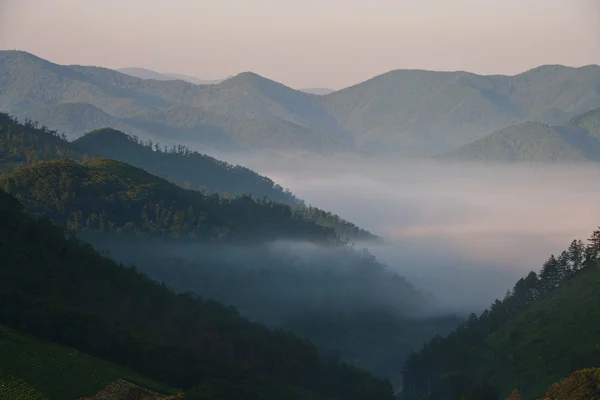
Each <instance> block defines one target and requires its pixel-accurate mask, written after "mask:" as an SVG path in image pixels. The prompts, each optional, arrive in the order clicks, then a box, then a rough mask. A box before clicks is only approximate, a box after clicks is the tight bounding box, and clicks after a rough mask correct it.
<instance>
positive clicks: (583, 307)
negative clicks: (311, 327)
mask: <svg viewBox="0 0 600 400" xmlns="http://www.w3.org/2000/svg"><path fill="white" fill-rule="evenodd" d="M599 254H600V231H596V232H594V233H593V235H592V236H591V238H590V239H589V245H584V244H583V243H582V242H581V241H573V242H572V243H571V245H570V246H569V248H568V249H567V250H565V251H564V252H562V253H561V254H560V255H559V256H558V257H555V256H551V257H550V258H549V259H548V261H547V262H546V263H545V264H544V265H543V267H542V268H541V270H540V272H539V273H535V272H531V273H530V274H529V275H527V277H525V278H523V279H521V280H519V281H518V282H517V283H516V285H515V287H514V289H513V290H512V291H511V292H509V293H507V294H506V297H505V298H504V299H503V300H502V301H500V300H497V301H496V302H495V303H494V304H492V306H491V307H490V308H489V309H488V310H486V311H484V312H483V313H482V314H481V315H480V316H476V315H475V314H472V315H470V316H469V318H468V320H467V321H466V322H465V323H464V324H462V325H461V326H460V327H459V328H458V329H457V330H456V331H454V332H452V333H451V334H450V335H448V336H447V337H445V338H441V337H436V338H434V339H432V340H431V341H430V342H429V343H428V344H427V345H426V346H425V347H424V348H423V350H422V351H421V352H419V353H417V354H414V355H412V356H411V357H410V358H409V359H408V360H407V362H406V364H405V367H404V378H405V382H406V384H407V385H408V387H409V388H410V390H408V391H407V396H408V397H407V399H421V398H429V397H428V393H429V392H430V390H431V396H432V397H433V398H436V399H440V400H443V399H453V398H458V397H454V396H460V395H461V394H462V395H465V396H466V397H465V398H466V399H473V400H475V399H488V398H489V399H497V398H500V397H498V396H507V395H508V393H509V392H510V391H511V390H513V389H514V388H517V389H518V390H520V391H521V392H522V393H523V398H524V399H536V398H538V397H540V396H542V395H543V393H544V391H545V389H546V388H547V387H548V386H549V385H550V384H552V383H553V382H556V381H558V380H560V379H563V378H565V377H567V376H568V375H569V373H571V372H572V371H574V370H577V369H581V368H586V367H593V366H595V365H597V363H598V360H599V359H600V350H599V347H598V332H599V331H600V311H599V310H600V302H599V300H598V299H599V298H600V297H599V294H600V267H599V265H598V255H599ZM413 388H414V389H413ZM473 390H476V391H477V392H478V393H479V396H482V397H472V396H474V395H473V394H472V393H474V392H473ZM468 393H471V395H470V396H471V397H469V395H466V394H468Z"/></svg>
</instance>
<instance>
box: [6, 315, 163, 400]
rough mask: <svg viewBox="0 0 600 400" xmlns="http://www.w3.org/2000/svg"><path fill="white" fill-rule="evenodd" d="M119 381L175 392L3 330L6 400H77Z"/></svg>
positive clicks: (101, 362) (84, 356) (76, 353)
mask: <svg viewBox="0 0 600 400" xmlns="http://www.w3.org/2000/svg"><path fill="white" fill-rule="evenodd" d="M118 379H124V380H126V381H128V382H132V383H135V384H137V385H139V386H142V387H144V388H148V389H150V390H153V391H156V392H159V393H165V394H168V393H173V392H174V391H173V389H171V388H169V387H167V386H165V385H163V384H159V383H156V382H153V381H151V380H149V379H147V378H145V377H143V376H142V375H140V374H138V373H135V372H133V371H131V370H128V369H126V368H123V367H120V366H118V365H115V364H112V363H110V362H107V361H105V360H102V359H100V358H97V357H92V356H89V355H87V354H84V353H81V352H79V351H77V350H74V349H72V348H68V347H64V346H60V345H57V344H55V343H52V342H48V341H44V340H40V339H37V338H35V337H33V336H30V335H27V334H24V333H21V332H18V331H15V330H13V329H10V328H7V327H4V326H0V399H2V400H17V399H23V400H27V399H31V400H33V399H38V398H39V399H45V400H54V399H56V400H65V399H75V398H78V397H83V396H89V395H92V394H94V393H96V392H98V391H100V390H101V389H102V388H104V387H105V386H107V385H108V384H110V383H111V382H115V381H117V380H118ZM2 385H4V386H2ZM35 394H37V396H38V397H35ZM19 396H21V397H19Z"/></svg>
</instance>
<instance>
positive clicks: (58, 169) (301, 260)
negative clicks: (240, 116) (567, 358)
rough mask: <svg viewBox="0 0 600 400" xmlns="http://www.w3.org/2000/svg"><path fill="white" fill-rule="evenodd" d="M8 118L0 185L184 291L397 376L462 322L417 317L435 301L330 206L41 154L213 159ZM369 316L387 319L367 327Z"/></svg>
mask: <svg viewBox="0 0 600 400" xmlns="http://www.w3.org/2000/svg"><path fill="white" fill-rule="evenodd" d="M1 122H2V119H0V133H1V134H3V135H0V145H1V147H0V148H2V149H3V150H4V152H3V153H2V154H6V155H7V156H8V157H11V158H12V160H13V163H14V164H16V165H13V168H12V169H11V171H12V172H11V173H9V174H5V175H0V187H3V188H5V189H6V190H7V191H9V192H11V193H13V194H14V195H15V196H17V197H18V198H19V199H20V200H21V201H22V202H23V203H24V204H25V205H26V207H27V210H28V211H30V212H32V213H34V214H42V215H45V216H46V217H48V218H50V219H51V220H53V221H55V222H57V223H59V224H61V225H65V226H67V228H68V229H69V230H70V231H71V232H74V233H76V234H77V236H78V237H79V238H81V239H82V240H85V241H86V242H88V243H91V244H92V245H94V247H95V248H97V249H100V250H102V251H108V252H110V255H111V257H113V258H114V259H115V260H118V261H120V262H123V263H126V264H128V265H130V264H135V265H137V266H138V268H139V269H140V270H142V271H144V272H146V273H148V275H149V276H150V277H151V278H153V279H156V280H158V281H160V282H165V283H166V284H168V285H169V286H170V287H172V288H174V289H176V290H178V291H183V292H195V293H199V294H200V295H202V296H203V297H205V298H211V299H216V300H219V301H221V302H223V303H224V304H227V305H234V306H236V307H238V308H239V309H240V311H241V312H242V313H243V314H244V315H246V316H249V317H251V318H252V319H254V320H257V321H260V322H262V323H265V324H268V325H269V326H271V327H274V328H285V329H289V330H293V331H294V332H297V333H298V334H300V335H302V336H303V337H307V338H310V339H312V340H314V342H315V343H316V344H317V345H318V346H319V349H320V350H321V351H323V352H324V353H325V354H335V352H338V354H339V355H340V356H341V358H342V359H343V360H346V361H348V362H351V363H352V364H355V365H361V366H362V367H365V368H368V369H369V370H371V371H373V372H375V373H377V374H378V375H379V376H389V377H390V378H394V379H397V369H398V365H401V363H402V362H403V360H404V358H405V357H406V356H407V355H408V353H409V352H410V351H411V350H414V349H416V348H418V347H419V346H421V345H422V344H423V341H424V340H426V339H427V338H429V337H431V336H432V335H433V334H435V333H445V332H448V331H449V330H451V329H453V328H454V327H455V326H456V325H457V324H458V323H459V321H460V320H461V318H459V317H456V316H452V315H449V316H441V317H439V318H423V317H422V316H418V315H417V316H416V315H415V314H419V313H421V311H423V312H424V311H426V310H427V309H429V308H431V307H432V299H430V298H429V297H428V296H426V295H424V294H423V293H420V292H419V291H418V290H416V289H415V288H414V287H413V286H412V285H411V284H410V282H407V281H406V280H405V279H404V278H402V277H400V276H398V275H396V274H395V273H393V271H392V270H390V269H388V268H387V267H386V266H385V265H383V264H381V263H379V262H378V261H377V260H376V259H375V257H373V256H372V255H370V254H369V253H368V252H367V251H364V250H363V251H356V250H353V249H352V248H350V247H348V246H346V245H345V244H344V242H343V241H340V240H339V239H337V237H336V236H338V235H339V236H342V237H344V236H345V237H355V238H359V237H363V238H367V237H366V235H370V234H368V233H366V232H364V231H362V230H360V229H359V228H357V227H355V226H353V225H352V224H349V223H347V222H344V221H343V220H340V219H339V218H338V217H336V216H334V215H331V214H329V213H325V212H323V211H321V210H318V209H315V208H312V207H301V206H296V207H295V208H292V207H290V206H287V205H282V204H278V203H273V202H270V201H265V200H252V199H250V198H249V197H247V196H246V197H243V196H242V197H236V198H232V199H225V198H221V197H219V196H218V195H211V194H202V193H200V192H196V191H192V190H185V189H183V188H180V187H178V186H176V185H174V184H172V183H170V182H168V181H167V180H165V179H161V178H158V177H156V176H153V175H150V174H149V173H148V172H146V171H144V170H141V169H138V168H135V167H132V166H131V165H127V164H124V163H122V162H119V161H115V160H107V159H100V158H91V159H88V160H87V161H82V162H76V161H73V160H70V159H58V160H54V161H45V162H44V161H42V160H43V159H44V158H46V159H51V158H55V157H59V156H60V155H63V157H64V156H70V157H72V158H79V159H81V160H84V159H85V158H86V156H85V154H84V155H81V156H78V155H80V154H81V151H83V149H82V146H83V145H86V144H87V145H89V146H90V149H94V148H95V149H97V150H98V151H109V150H110V151H112V152H113V153H112V154H113V155H118V154H119V152H118V150H120V151H121V152H122V153H120V154H124V155H131V157H132V159H133V160H136V159H137V160H138V162H140V160H144V159H145V158H148V157H149V158H148V160H150V161H148V164H152V163H153V164H154V165H155V167H156V168H163V167H161V164H162V163H164V164H166V165H168V166H171V167H172V166H177V165H178V163H183V164H182V165H183V166H185V165H187V164H186V163H188V162H189V163H191V164H189V166H190V168H191V166H193V165H197V168H196V170H201V169H203V168H206V169H207V170H208V171H207V172H209V171H211V169H210V167H211V165H212V163H211V162H210V160H204V159H202V158H199V159H198V160H195V161H194V159H193V158H194V157H200V156H192V155H190V154H188V153H186V154H187V156H184V155H183V154H179V155H176V152H174V153H163V152H160V151H151V150H150V149H149V147H144V146H142V145H140V144H139V143H138V142H135V141H134V140H133V138H131V137H128V136H126V135H124V134H123V133H121V132H117V131H112V130H101V131H97V132H94V133H91V134H89V135H86V136H84V137H83V138H82V139H80V141H78V143H77V145H78V147H77V146H76V147H75V148H73V147H74V145H75V144H71V143H69V142H66V141H64V140H62V139H60V138H59V137H56V136H55V134H52V133H51V132H46V131H45V130H43V129H44V128H35V127H33V126H31V125H20V124H15V123H14V122H12V123H11V122H10V120H9V121H8V122H7V125H2V123H1ZM84 139H85V140H84ZM69 151H75V152H76V153H75V156H74V155H73V154H70V153H69ZM54 152H57V153H54ZM182 153H185V152H184V151H182ZM87 157H88V158H89V156H87ZM152 157H156V158H152ZM187 157H190V158H191V160H189V161H185V160H186V159H187ZM152 160H154V161H152ZM165 160H167V161H170V162H165ZM19 162H20V163H19ZM203 162H208V165H207V166H205V167H202V163H203ZM27 163H29V164H31V165H28V166H25V164H27ZM0 165H2V162H0ZM218 171H219V170H218V169H217V172H218ZM163 172H164V171H163ZM175 172H177V171H175ZM215 173H216V172H215ZM220 173H223V172H222V171H221V172H220ZM225 176H226V175H225ZM184 186H185V182H184ZM334 229H336V230H337V229H341V233H339V234H338V235H334V234H333V233H334ZM361 232H362V233H361ZM371 236H372V235H371ZM317 326H320V327H321V328H320V329H315V327H317ZM369 326H378V329H377V331H376V332H370V331H369V332H367V331H364V329H365V327H369ZM391 349H393V351H392V350H391Z"/></svg>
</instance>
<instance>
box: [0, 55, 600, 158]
mask: <svg viewBox="0 0 600 400" xmlns="http://www.w3.org/2000/svg"><path fill="white" fill-rule="evenodd" d="M0 76H2V79H1V80H0V109H2V110H4V111H7V112H11V113H14V114H15V115H17V116H19V117H23V116H25V115H26V114H28V113H30V114H32V115H40V117H44V113H43V112H39V113H40V114H37V113H38V111H37V110H38V109H46V108H49V107H55V106H57V105H60V104H63V103H73V104H76V103H86V104H90V105H92V106H94V107H96V108H98V109H100V110H101V111H102V112H104V113H106V114H108V115H110V116H112V117H114V118H116V119H117V120H118V122H119V123H120V124H125V125H124V126H122V125H119V126H112V125H111V127H113V128H115V129H119V130H124V131H126V132H131V133H135V134H136V135H139V136H140V137H141V138H142V139H144V140H146V139H152V140H158V141H160V142H161V143H165V144H168V145H172V144H174V143H181V144H186V145H188V146H190V147H192V146H205V147H206V148H216V149H219V150H223V151H225V150H227V151H232V150H237V151H242V150H261V151H268V150H275V149H276V150H294V151H297V150H308V151H357V150H358V151H371V152H376V153H392V154H394V155H396V156H399V155H413V156H414V155H433V154H439V153H441V152H446V151H449V150H451V149H454V148H457V147H460V146H462V145H465V144H468V143H470V142H472V141H474V140H476V139H479V138H481V137H482V136H483V135H485V134H486V133H488V132H493V131H495V130H498V129H501V128H503V127H505V126H507V125H510V124H516V123H519V122H524V121H537V122H542V123H545V124H549V125H556V124H558V123H561V122H562V121H564V120H566V119H569V118H572V117H575V116H577V115H580V114H582V113H584V112H587V111H589V110H592V109H594V108H598V107H600V92H598V90H596V87H597V82H598V81H599V80H600V67H599V66H593V65H590V66H586V67H582V68H570V67H563V66H556V65H548V66H542V67H538V68H535V69H532V70H530V71H527V72H524V73H522V74H519V75H515V76H500V75H493V76H484V75H475V74H471V73H467V72H434V71H421V70H396V71H391V72H388V73H386V74H383V75H380V76H377V77H374V78H373V79H370V80H368V81H366V82H362V83H359V84H357V85H354V86H352V87H349V88H346V89H343V90H339V91H336V92H333V93H330V94H328V95H325V96H319V95H314V94H309V93H305V92H302V91H297V90H294V89H291V88H289V87H287V86H285V85H282V84H280V83H277V82H274V81H271V80H269V79H266V78H263V77H261V76H259V75H256V74H254V73H251V72H244V73H241V74H239V75H236V76H235V77H232V78H230V79H226V80H224V81H223V82H220V83H218V84H214V85H193V84H190V83H188V82H184V81H181V80H170V81H158V80H151V79H139V78H135V77H131V76H129V75H125V74H121V73H119V72H117V71H114V70H109V69H105V68H98V67H85V66H64V65H57V64H53V63H50V62H48V61H45V60H42V59H40V58H38V57H35V56H33V55H31V54H28V53H23V52H17V51H2V52H0ZM46 115H47V116H46V117H44V118H46V119H47V121H46V120H44V119H40V122H41V123H44V124H47V125H48V126H50V127H51V128H53V129H57V130H61V131H68V132H70V135H71V134H72V133H71V132H74V131H75V130H76V129H81V126H80V125H73V126H71V125H70V124H69V122H68V120H69V119H68V118H64V119H61V118H56V117H55V116H53V114H52V112H46ZM51 122H53V123H54V125H52V124H50V123H51ZM114 124H115V125H116V122H114ZM97 127H98V126H97V125H90V126H87V127H85V128H86V129H82V130H81V131H80V133H79V135H81V134H83V133H84V132H86V131H90V130H93V129H95V128H97ZM138 131H139V132H138Z"/></svg>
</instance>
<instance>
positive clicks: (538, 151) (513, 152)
mask: <svg viewBox="0 0 600 400" xmlns="http://www.w3.org/2000/svg"><path fill="white" fill-rule="evenodd" d="M439 158H440V159H442V160H451V161H483V162H529V163H537V162H544V163H556V162H575V163H577V162H600V109H595V110H592V111H590V112H588V113H585V114H583V115H581V116H577V117H575V118H573V119H571V120H569V121H568V122H567V123H565V124H563V125H556V126H552V127H551V126H549V125H546V124H542V123H540V122H522V123H518V124H515V125H510V126H508V127H506V128H503V129H501V130H499V131H497V132H494V133H491V134H489V135H487V136H485V137H483V138H481V139H478V140H476V141H474V142H472V143H469V144H467V145H465V146H462V147H460V148H458V149H456V150H454V151H451V152H448V153H446V154H443V155H442V156H441V157H439Z"/></svg>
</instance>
